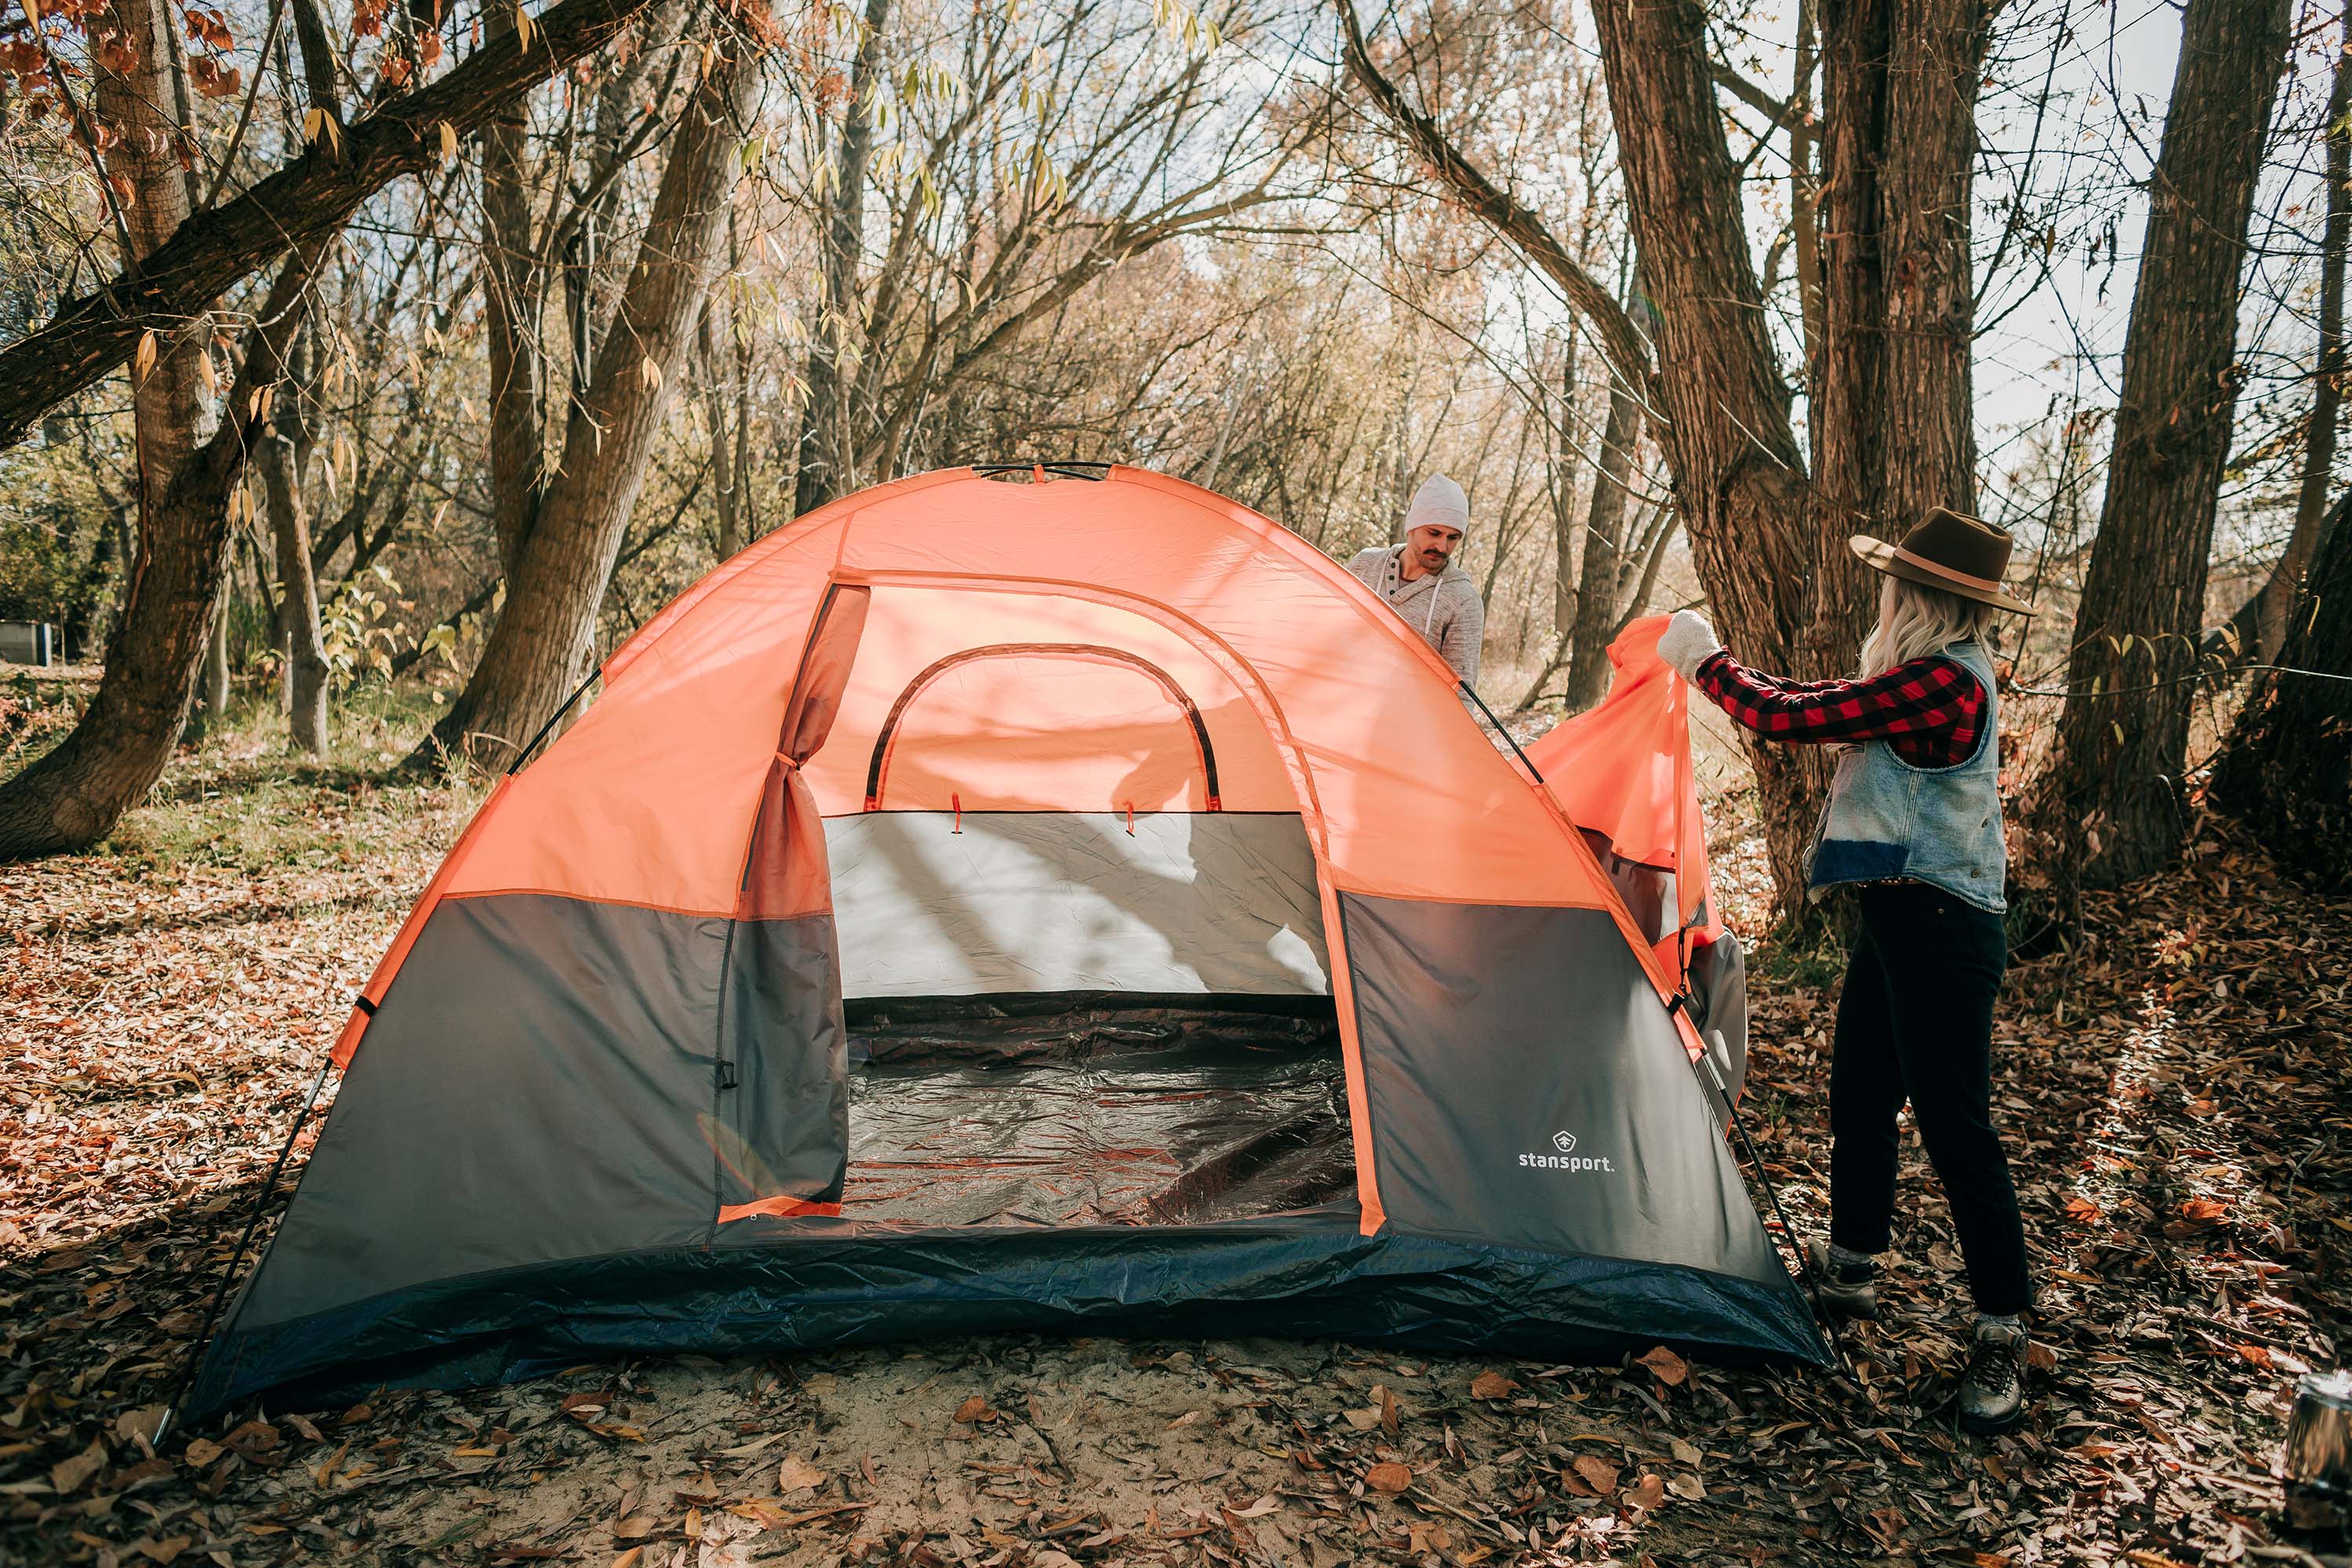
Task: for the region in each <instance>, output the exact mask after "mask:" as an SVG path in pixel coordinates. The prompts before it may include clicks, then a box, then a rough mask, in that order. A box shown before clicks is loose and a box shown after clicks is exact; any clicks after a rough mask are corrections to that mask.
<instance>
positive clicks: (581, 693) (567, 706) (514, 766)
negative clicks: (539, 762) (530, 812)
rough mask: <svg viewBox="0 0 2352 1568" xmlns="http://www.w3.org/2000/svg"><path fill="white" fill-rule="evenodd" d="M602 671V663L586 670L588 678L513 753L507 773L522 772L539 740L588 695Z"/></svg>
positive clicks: (537, 746) (546, 735)
mask: <svg viewBox="0 0 2352 1568" xmlns="http://www.w3.org/2000/svg"><path fill="white" fill-rule="evenodd" d="M602 674H604V667H603V666H602V665H599V666H597V667H596V668H594V669H592V670H590V671H589V672H588V678H587V679H585V680H583V681H582V682H581V683H580V684H579V686H578V687H577V688H576V689H574V690H573V691H572V695H571V696H569V697H567V698H565V699H564V700H563V706H562V707H561V708H558V709H557V710H555V711H554V712H552V713H551V714H549V715H548V716H547V722H546V723H544V724H541V726H540V727H539V733H538V734H536V735H533V736H532V737H531V738H530V742H529V743H528V744H526V745H525V746H524V747H523V749H522V750H521V751H520V752H516V753H515V759H514V761H513V762H511V763H508V764H507V772H508V773H509V774H513V773H520V772H522V765H523V763H527V762H529V761H530V754H531V753H532V752H535V751H537V750H539V743H540V742H541V741H544V740H546V739H547V737H548V735H549V734H550V733H551V732H552V731H554V729H555V727H556V726H557V725H558V724H561V723H562V722H563V716H564V715H565V714H566V713H569V712H571V711H572V708H573V707H574V705H576V704H577V703H578V702H579V700H581V699H582V698H583V697H585V696H587V695H588V689H589V688H590V687H592V686H593V685H595V684H596V678H597V677H598V676H600V675H602Z"/></svg>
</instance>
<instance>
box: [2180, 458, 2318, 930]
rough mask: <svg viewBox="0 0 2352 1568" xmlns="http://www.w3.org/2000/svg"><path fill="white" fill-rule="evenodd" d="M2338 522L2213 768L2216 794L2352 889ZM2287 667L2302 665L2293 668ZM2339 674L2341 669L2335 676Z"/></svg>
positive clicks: (2267, 837)
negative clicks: (2271, 663) (2271, 665)
mask: <svg viewBox="0 0 2352 1568" xmlns="http://www.w3.org/2000/svg"><path fill="white" fill-rule="evenodd" d="M2346 510H2347V501H2345V500H2338V501H2337V502H2336V506H2335V508H2334V509H2333V510H2332V512H2331V513H2330V517H2329V521H2330V523H2331V524H2332V526H2330V527H2329V528H2327V529H2326V530H2325V533H2326V542H2325V543H2323V544H2322V545H2321V546H2320V549H2319V553H2318V555H2317V557H2316V558H2315V560H2314V561H2313V563H2312V570H2311V575H2310V578H2309V580H2308V581H2307V582H2305V584H2303V591H2302V594H2301V595H2300V596H2299V597H2298V598H2297V599H2296V601H2295V608H2294V613H2293V614H2292V615H2291V616H2289V617H2288V620H2287V625H2286V627H2285V633H2284V640H2283V641H2282V642H2281V644H2280V647H2279V658H2278V660H2277V662H2278V663H2280V664H2281V665H2284V666H2285V667H2286V670H2276V671H2273V670H2264V671H2260V672H2258V673H2257V674H2256V675H2255V677H2254V683H2253V687H2252V689H2251V690H2250V691H2249V692H2248V693H2247V695H2246V705H2245V706H2244V707H2243V708H2242V709H2241V710H2239V712H2238V721H2237V723H2236V725H2235V726H2234V727H2232V729H2231V731H2230V737H2229V740H2228V741H2227V742H2225V743H2224V744H2223V746H2222V748H2221V757H2220V758H2219V760H2218V761H2217V762H2216V763H2215V764H2214V768H2213V798H2214V799H2215V801H2216V802H2217V803H2218V804H2220V805H2221V807H2222V808H2223V809H2224V810H2226V811H2228V812H2230V813H2231V815H2233V816H2237V817H2239V818H2240V819H2242V821H2244V822H2245V823H2246V824H2247V825H2248V826H2251V827H2252V829H2253V830H2254V834H2255V836H2256V837H2258V838H2260V839H2261V840H2262V841H2263V843H2264V844H2265V845H2267V846H2268V847H2270V848H2271V850H2272V851H2273V853H2274V854H2276V855H2277V856H2278V857H2279V858H2280V859H2282V860H2283V861H2285V862H2287V863H2289V864H2291V865H2294V866H2296V867H2298V868H2302V869H2303V870H2304V871H2305V873H2306V874H2308V875H2310V876H2313V877H2315V878H2316V879H2318V880H2319V882H2320V883H2321V885H2322V886H2324V887H2326V888H2327V889H2329V890H2331V891H2335V892H2344V891H2347V890H2352V701H2347V700H2346V696H2345V694H2346V693H2347V691H2352V526H2347V524H2346V522H2345V521H2344V514H2345V511H2346ZM2287 670H2293V671H2299V672H2305V673H2287ZM2330 676H2333V677H2335V678H2336V679H2327V678H2328V677H2330Z"/></svg>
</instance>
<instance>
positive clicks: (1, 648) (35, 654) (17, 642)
mask: <svg viewBox="0 0 2352 1568" xmlns="http://www.w3.org/2000/svg"><path fill="white" fill-rule="evenodd" d="M0 662H5V663H8V664H29V665H34V666H37V667H38V668H42V669H47V668H48V667H49V666H51V665H53V664H55V663H57V662H58V628H57V627H55V626H50V625H48V624H47V623H46V622H42V621H0Z"/></svg>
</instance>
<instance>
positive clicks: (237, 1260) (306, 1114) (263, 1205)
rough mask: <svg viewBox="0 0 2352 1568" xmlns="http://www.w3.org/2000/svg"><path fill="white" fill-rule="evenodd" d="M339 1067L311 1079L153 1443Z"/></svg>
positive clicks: (168, 1425)
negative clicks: (329, 1076)
mask: <svg viewBox="0 0 2352 1568" xmlns="http://www.w3.org/2000/svg"><path fill="white" fill-rule="evenodd" d="M334 1065H335V1058H334V1057H333V1056H332V1055H329V1057H328V1058H327V1059H326V1060H325V1061H322V1062H320V1064H319V1076H318V1077H316V1078H314V1079H311V1080H310V1093H308V1094H306V1095H304V1096H303V1097H302V1109H301V1111H300V1112H299V1114H298V1115H296V1117H295V1118H294V1126H293V1129H292V1130H291V1131H289V1132H288V1133H287V1134H286V1142H285V1143H284V1144H283V1145H282V1146H281V1147H280V1148H279V1149H278V1159H277V1161H276V1162H275V1163H272V1164H271V1165H270V1167H269V1179H268V1181H266V1182H264V1183H262V1184H261V1191H260V1192H258V1193H257V1194H255V1195H254V1199H253V1212H252V1213H251V1214H250V1215H247V1216H246V1221H245V1234H244V1235H243V1236H241V1237H237V1241H236V1252H235V1253H233V1254H231V1255H230V1258H229V1260H228V1268H227V1269H226V1271H225V1272H223V1274H222V1275H221V1282H220V1285H219V1288H218V1289H215V1290H214V1291H213V1302H212V1305H211V1306H210V1307H208V1308H206V1309H205V1321H204V1326H203V1327H202V1328H200V1329H198V1330H197V1331H196V1337H195V1338H194V1340H191V1341H190V1342H188V1364H187V1365H186V1366H185V1367H184V1368H182V1369H181V1372H180V1385H179V1386H178V1387H177V1388H175V1389H173V1391H172V1403H171V1404H170V1405H167V1406H166V1407H165V1408H164V1411H163V1420H162V1421H161V1422H160V1423H158V1424H157V1426H156V1427H155V1436H154V1437H153V1438H152V1439H151V1441H152V1442H153V1443H155V1444H156V1445H158V1446H161V1445H162V1443H163V1435H164V1434H165V1433H167V1432H169V1431H170V1430H171V1429H172V1428H173V1426H174V1425H175V1424H176V1423H177V1422H178V1420H179V1418H180V1402H181V1401H182V1400H184V1399H185V1398H187V1396H188V1385H189V1384H192V1383H194V1381H195V1379H196V1367H197V1366H198V1364H199V1363H202V1361H203V1359H204V1353H205V1346H206V1345H207V1343H208V1342H210V1341H211V1339H212V1336H213V1325H214V1324H215V1323H217V1322H219V1321H220V1315H221V1308H222V1307H223V1306H224V1305H225V1304H226V1302H227V1300H228V1289H229V1287H230V1286H231V1285H233V1284H235V1283H236V1270H237V1266H238V1265H239V1264H241V1263H243V1262H244V1261H245V1249H246V1248H247V1247H250V1246H252V1245H253V1233H254V1232H255V1231H256V1230H257V1229H259V1228H260V1226H261V1215H262V1212H263V1211H264V1210H265V1209H267V1208H268V1205H269V1198H270V1194H273V1193H275V1192H277V1190H278V1177H279V1176H281V1175H283V1174H285V1173H286V1161H287V1158H288V1156H289V1155H291V1154H292V1153H293V1152H294V1142H295V1140H296V1139H298V1138H299V1137H301V1136H302V1129H303V1127H304V1126H305V1125H306V1124H307V1123H308V1122H309V1121H310V1111H311V1109H312V1108H313V1107H314V1106H316V1105H317V1104H318V1103H319V1091H320V1089H324V1088H325V1087H326V1086H327V1069H328V1068H331V1067H333V1066H334Z"/></svg>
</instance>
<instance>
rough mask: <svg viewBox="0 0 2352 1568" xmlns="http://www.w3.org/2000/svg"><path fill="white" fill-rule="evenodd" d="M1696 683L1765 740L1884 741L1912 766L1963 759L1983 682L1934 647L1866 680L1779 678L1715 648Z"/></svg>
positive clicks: (1971, 744)
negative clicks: (1930, 652)
mask: <svg viewBox="0 0 2352 1568" xmlns="http://www.w3.org/2000/svg"><path fill="white" fill-rule="evenodd" d="M1694 683H1695V684H1696V686H1697V687H1698V689H1700V690H1701V691H1704V692H1706V694H1707V695H1708V696H1709V697H1711V698H1713V699H1715V701H1716V705H1717V707H1720V708H1721V709H1722V710H1724V711H1725V712H1726V713H1728V714H1730V715H1731V716H1732V718H1734V719H1735V720H1737V721H1739V722H1740V723H1742V724H1744V725H1746V726H1747V727H1748V729H1750V730H1753V731H1756V732H1757V733H1758V734H1759V735H1761V736H1763V737H1764V738H1765V739H1767V740H1771V741H1798V742H1815V743H1820V744H1830V743H1834V742H1853V741H1884V742H1886V743H1887V744H1888V745H1889V746H1891V747H1893V748H1894V749H1895V755H1897V756H1899V757H1901V758H1902V759H1903V760H1904V761H1905V762H1906V763H1910V764H1911V765H1912V766H1913V767H1915V768H1948V767H1950V766H1952V765H1953V764H1954V763H1964V762H1966V761H1968V760H1969V756H1971V755H1972V754H1973V753H1974V752H1975V751H1976V748H1977V731H1978V728H1979V726H1980V725H1981V724H1982V723H1983V722H1984V703H1985V693H1984V683H1983V682H1982V681H1980V680H1979V679H1977V678H1976V676H1975V675H1974V674H1972V673H1970V672H1969V668H1968V667H1967V666H1965V665H1962V664H1960V663H1959V662H1958V661H1957V660H1955V659H1948V658H1941V657H1938V656H1935V655H1930V656H1929V657H1927V658H1915V659H1913V660H1912V661H1911V662H1910V663H1908V664H1898V665H1896V666H1895V668H1893V669H1890V670H1888V671H1887V672H1886V673H1885V674H1884V675H1874V676H1872V677H1871V678H1870V679H1868V680H1781V679H1776V678H1775V677H1772V676H1769V675H1759V674H1758V673H1757V672H1756V671H1754V670H1752V669H1749V668H1746V667H1745V666H1743V665H1741V664H1740V663H1739V662H1738V660H1737V659H1735V658H1732V657H1731V656H1730V655H1729V654H1727V653H1722V652H1717V653H1712V654H1709V655H1708V656H1707V658H1706V662H1705V663H1703V664H1701V665H1700V666H1699V667H1698V673H1697V676H1696V679H1695V682H1694Z"/></svg>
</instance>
